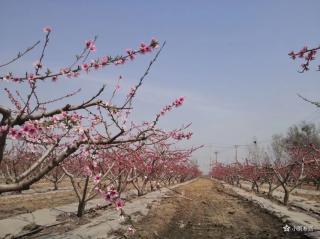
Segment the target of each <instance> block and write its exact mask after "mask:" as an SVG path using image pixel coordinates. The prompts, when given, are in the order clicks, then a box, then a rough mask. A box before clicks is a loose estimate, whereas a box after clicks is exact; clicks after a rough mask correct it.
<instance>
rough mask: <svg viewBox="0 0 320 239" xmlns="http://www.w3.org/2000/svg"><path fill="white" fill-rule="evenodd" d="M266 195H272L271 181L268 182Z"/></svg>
mask: <svg viewBox="0 0 320 239" xmlns="http://www.w3.org/2000/svg"><path fill="white" fill-rule="evenodd" d="M268 186H269V188H268V197H272V183H270V182H268Z"/></svg>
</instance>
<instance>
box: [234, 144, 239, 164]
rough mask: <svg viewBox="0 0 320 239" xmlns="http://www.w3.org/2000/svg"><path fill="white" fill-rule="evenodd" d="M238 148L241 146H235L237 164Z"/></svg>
mask: <svg viewBox="0 0 320 239" xmlns="http://www.w3.org/2000/svg"><path fill="white" fill-rule="evenodd" d="M238 147H239V145H237V144H236V145H234V150H235V160H236V163H237V162H238Z"/></svg>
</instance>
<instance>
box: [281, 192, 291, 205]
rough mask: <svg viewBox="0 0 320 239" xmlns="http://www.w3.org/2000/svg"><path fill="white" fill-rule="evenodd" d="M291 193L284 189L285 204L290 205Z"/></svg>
mask: <svg viewBox="0 0 320 239" xmlns="http://www.w3.org/2000/svg"><path fill="white" fill-rule="evenodd" d="M289 195H290V192H289V191H288V190H287V189H284V197H283V204H284V205H288V202H289Z"/></svg>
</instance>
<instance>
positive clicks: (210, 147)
mask: <svg viewBox="0 0 320 239" xmlns="http://www.w3.org/2000/svg"><path fill="white" fill-rule="evenodd" d="M209 154H210V170H211V169H212V145H210V146H209Z"/></svg>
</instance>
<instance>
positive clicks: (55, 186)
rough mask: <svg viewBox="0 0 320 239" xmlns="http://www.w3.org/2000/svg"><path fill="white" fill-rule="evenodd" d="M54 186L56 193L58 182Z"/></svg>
mask: <svg viewBox="0 0 320 239" xmlns="http://www.w3.org/2000/svg"><path fill="white" fill-rule="evenodd" d="M53 184H54V188H53V190H54V191H56V190H58V182H57V181H55V182H54V183H53Z"/></svg>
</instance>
